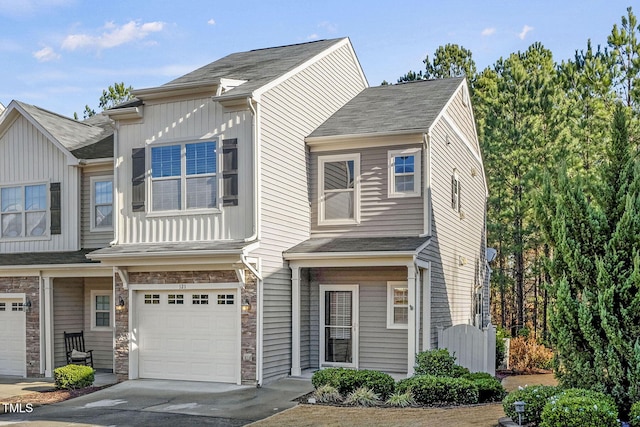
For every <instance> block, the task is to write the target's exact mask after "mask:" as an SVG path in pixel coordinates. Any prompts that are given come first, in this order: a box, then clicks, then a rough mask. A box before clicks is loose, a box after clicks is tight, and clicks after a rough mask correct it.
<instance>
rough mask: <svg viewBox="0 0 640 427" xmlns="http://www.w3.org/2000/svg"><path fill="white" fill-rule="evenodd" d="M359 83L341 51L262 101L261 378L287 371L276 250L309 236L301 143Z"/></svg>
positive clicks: (285, 313) (287, 321) (286, 319)
mask: <svg viewBox="0 0 640 427" xmlns="http://www.w3.org/2000/svg"><path fill="white" fill-rule="evenodd" d="M365 85H366V82H365V81H363V79H362V76H361V74H360V67H359V65H358V63H357V60H356V58H355V57H354V56H353V54H352V51H351V49H350V47H349V46H348V45H344V46H342V47H340V48H338V49H337V50H335V51H333V52H332V53H330V54H328V55H326V56H324V57H323V58H321V59H319V60H317V61H316V62H314V63H313V64H311V65H310V66H309V67H307V68H305V69H303V70H302V71H300V72H299V73H297V74H295V75H293V76H291V77H290V78H288V79H287V80H285V81H284V82H282V83H280V84H279V85H277V86H275V87H273V88H272V89H270V90H268V91H267V92H266V93H264V94H263V95H262V97H261V105H260V107H259V108H260V109H261V117H262V120H261V124H260V132H261V137H262V140H261V150H262V151H261V178H262V179H261V180H262V186H261V188H260V198H261V223H262V230H261V244H260V249H258V250H257V251H256V252H255V255H257V256H260V257H261V258H262V274H263V277H264V278H265V279H264V305H263V308H264V310H263V321H264V323H263V325H264V338H263V342H264V350H263V354H264V363H263V378H264V379H265V380H269V379H271V378H277V377H282V376H285V375H288V374H289V373H290V370H291V270H290V269H289V267H288V266H287V265H286V263H285V262H284V261H283V259H282V251H283V250H286V249H289V248H291V247H293V246H295V245H296V244H297V243H300V242H302V241H304V240H306V239H308V238H309V235H310V224H309V214H310V212H309V193H308V187H307V184H308V170H307V167H306V166H307V159H308V152H307V149H306V147H305V142H304V138H305V137H306V136H308V135H309V134H310V133H311V132H312V131H313V130H314V129H315V128H316V127H317V126H319V125H320V124H321V123H322V122H324V121H325V120H326V119H327V118H328V117H329V116H330V115H331V114H333V113H334V112H335V111H337V110H338V109H339V108H340V107H342V106H343V105H344V104H345V103H346V102H347V101H348V100H350V99H351V98H353V97H354V96H355V95H356V94H357V93H359V92H360V91H361V90H362V89H364V87H365ZM252 255H253V254H252Z"/></svg>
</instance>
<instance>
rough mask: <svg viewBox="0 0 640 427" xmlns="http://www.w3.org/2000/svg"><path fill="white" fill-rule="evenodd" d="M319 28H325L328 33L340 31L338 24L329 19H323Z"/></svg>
mask: <svg viewBox="0 0 640 427" xmlns="http://www.w3.org/2000/svg"><path fill="white" fill-rule="evenodd" d="M318 28H322V29H323V30H325V31H326V32H328V33H336V32H337V31H338V26H337V25H335V24H332V23H331V22H329V21H323V22H321V23H319V24H318Z"/></svg>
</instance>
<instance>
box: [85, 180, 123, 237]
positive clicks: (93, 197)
mask: <svg viewBox="0 0 640 427" xmlns="http://www.w3.org/2000/svg"><path fill="white" fill-rule="evenodd" d="M107 181H111V226H109V227H96V191H95V190H96V188H95V184H96V183H97V182H107ZM89 185H91V189H90V193H91V213H90V218H91V227H90V228H89V231H92V232H93V231H113V222H114V221H115V220H116V215H115V213H116V212H115V208H114V199H115V196H116V195H115V186H114V182H113V175H104V176H92V177H91V178H90V179H89Z"/></svg>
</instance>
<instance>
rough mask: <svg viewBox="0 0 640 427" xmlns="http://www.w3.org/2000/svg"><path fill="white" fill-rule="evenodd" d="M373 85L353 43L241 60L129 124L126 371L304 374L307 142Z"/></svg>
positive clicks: (208, 71) (123, 166)
mask: <svg viewBox="0 0 640 427" xmlns="http://www.w3.org/2000/svg"><path fill="white" fill-rule="evenodd" d="M366 86H367V81H366V79H365V77H364V74H363V72H362V69H361V67H360V64H359V63H358V60H357V58H356V56H355V53H354V51H353V48H352V46H351V43H350V41H349V40H348V39H346V38H343V39H334V40H322V41H316V42H310V43H302V44H297V45H289V46H282V47H275V48H268V49H258V50H253V51H249V52H240V53H235V54H232V55H229V56H226V57H224V58H222V59H220V60H217V61H215V62H213V63H211V64H208V65H206V66H204V67H202V68H200V69H198V70H195V71H193V72H191V73H188V74H186V75H184V76H182V77H179V78H177V79H175V80H173V81H171V82H169V83H167V84H165V85H163V86H160V87H155V88H149V89H142V90H136V91H134V95H135V96H136V99H135V100H134V101H132V102H130V103H127V104H124V105H121V106H119V107H118V108H115V109H112V110H110V111H107V114H108V115H109V116H110V117H111V118H112V119H113V120H114V121H115V126H116V138H115V149H114V150H115V155H114V156H115V174H114V179H115V181H114V182H115V193H114V195H115V200H114V204H115V207H114V211H115V212H117V221H116V226H115V239H114V242H113V244H112V245H111V247H109V248H105V249H101V250H98V251H95V252H93V253H91V254H90V255H89V257H90V258H91V259H93V260H98V261H100V262H101V264H102V265H107V266H110V267H112V268H113V269H114V271H115V275H114V277H115V281H114V283H115V285H114V286H115V294H114V298H117V299H118V300H120V298H122V299H123V302H124V307H122V309H121V310H119V311H117V312H116V313H115V328H116V331H115V372H116V374H117V376H118V378H120V379H124V378H139V377H142V378H166V379H186V380H200V381H224V382H235V383H258V384H259V383H262V381H263V380H265V381H267V380H269V379H273V378H277V377H282V376H286V375H288V374H289V372H290V367H291V345H292V344H291V343H292V338H291V271H290V269H289V268H288V266H287V264H286V262H285V261H284V260H283V258H282V252H283V251H284V250H286V249H288V248H290V247H292V246H294V245H296V244H297V243H299V242H301V241H304V240H306V239H308V238H309V236H310V221H309V218H310V206H309V202H308V176H307V158H308V150H307V147H306V146H305V143H304V137H305V136H307V135H309V134H310V133H311V132H312V131H313V130H314V129H315V128H316V127H318V126H319V125H320V124H321V123H322V122H324V121H325V120H326V119H327V118H328V117H329V116H330V115H331V114H333V113H334V112H335V111H337V110H338V109H339V108H340V107H342V106H343V105H344V104H345V103H346V102H347V101H349V100H350V99H351V98H353V97H354V96H355V95H357V94H358V93H359V92H360V91H361V90H362V89H364V88H365V87H366Z"/></svg>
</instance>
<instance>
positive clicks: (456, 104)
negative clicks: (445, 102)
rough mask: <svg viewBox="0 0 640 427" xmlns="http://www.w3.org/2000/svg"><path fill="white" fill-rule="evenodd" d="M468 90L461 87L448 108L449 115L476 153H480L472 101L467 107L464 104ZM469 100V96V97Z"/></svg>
mask: <svg viewBox="0 0 640 427" xmlns="http://www.w3.org/2000/svg"><path fill="white" fill-rule="evenodd" d="M466 90H467V89H466V88H464V87H461V88H460V90H458V91H457V92H456V94H455V95H454V97H453V99H452V100H451V102H450V103H449V106H448V108H447V115H448V116H449V117H451V118H453V119H454V122H455V124H456V126H457V127H458V128H459V129H460V133H461V134H462V135H463V136H464V138H465V139H466V140H467V141H469V142H470V143H471V145H472V147H473V150H474V151H475V152H476V153H480V146H479V144H478V137H477V136H476V128H475V125H474V121H473V120H472V117H471V108H472V107H471V101H469V102H467V105H465V104H464V102H463V97H464V92H465V91H466ZM467 99H469V96H468V95H467Z"/></svg>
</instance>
